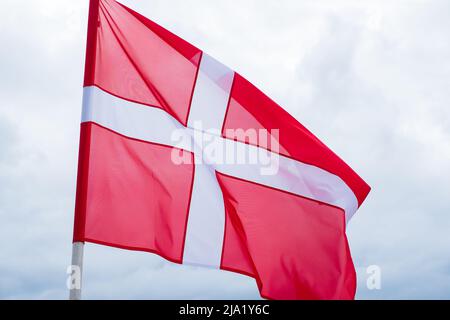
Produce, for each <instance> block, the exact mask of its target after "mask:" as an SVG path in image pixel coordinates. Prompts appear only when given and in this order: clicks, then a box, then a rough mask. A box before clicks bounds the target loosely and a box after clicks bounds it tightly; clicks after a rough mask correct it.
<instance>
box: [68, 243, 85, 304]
mask: <svg viewBox="0 0 450 320" xmlns="http://www.w3.org/2000/svg"><path fill="white" fill-rule="evenodd" d="M83 248H84V243H83V242H74V243H73V245H72V265H71V268H70V269H71V274H70V280H69V281H70V282H69V283H70V293H69V299H70V300H81V280H82V276H83Z"/></svg>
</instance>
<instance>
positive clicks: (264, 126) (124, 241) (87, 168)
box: [73, 0, 370, 299]
mask: <svg viewBox="0 0 450 320" xmlns="http://www.w3.org/2000/svg"><path fill="white" fill-rule="evenodd" d="M255 159H256V160H255ZM252 160H253V161H252ZM369 191H370V187H369V186H368V185H367V184H366V183H365V182H364V181H363V180H362V179H361V178H360V177H359V176H358V175H357V174H356V173H355V172H354V171H353V170H352V169H351V168H350V167H349V166H348V165H347V164H345V162H343V161H342V160H341V159H340V158H339V157H338V156H337V155H336V154H335V153H333V152H332V151H331V150H330V149H329V148H327V147H326V146H325V145H324V144H323V143H322V142H321V141H319V139H317V137H315V136H314V135H313V134H312V133H311V132H310V131H308V130H307V129H306V128H305V127H304V126H302V125H301V124H300V123H299V122H298V121H297V120H295V119H294V118H293V117H292V116H290V115H289V114H288V113H287V112H286V111H284V110H283V109H282V108H281V107H280V106H278V105H277V104H276V103H275V102H274V101H273V100H271V99H270V98H269V97H267V96H266V95H265V94H264V93H262V92H261V91H260V90H258V89H257V88H256V87H255V86H253V85H252V84H251V83H250V82H248V81H247V80H246V79H245V78H244V77H242V76H241V75H239V74H238V73H236V72H234V71H233V70H231V69H229V68H228V67H226V66H225V65H223V64H221V63H220V62H218V61H217V60H215V59H214V58H212V57H211V56H209V55H208V54H206V53H204V52H203V51H201V50H200V49H198V48H196V47H195V46H193V45H191V44H190V43H188V42H186V41H184V40H183V39H181V38H179V37H177V36H176V35H174V34H173V33H171V32H169V31H167V30H166V29H164V28H162V27H161V26H159V25H157V24H156V23H154V22H152V21H151V20H149V19H147V18H145V17H144V16H142V15H140V14H138V13H137V12H135V11H133V10H131V9H129V8H127V7H125V6H124V5H122V4H120V3H118V2H116V1H113V0H93V1H91V4H90V16H89V25H88V42H87V50H86V68H85V79H84V94H83V112H82V122H81V135H80V152H79V168H78V181H77V196H76V208H75V227H74V238H73V240H74V242H78V241H80V242H93V243H98V244H104V245H109V246H114V247H119V248H124V249H130V250H142V251H148V252H152V253H156V254H158V255H160V256H162V257H164V258H165V259H167V260H169V261H172V262H175V263H182V264H191V265H200V266H208V267H213V268H220V269H223V270H228V271H233V272H238V273H241V274H245V275H248V276H251V277H253V278H255V279H256V282H257V284H258V288H259V290H260V293H261V296H262V297H264V298H269V299H353V298H354V295H355V290H356V276H355V269H354V266H353V262H352V259H351V255H350V251H349V247H348V243H347V238H346V234H345V228H346V223H347V222H348V220H349V219H350V218H351V216H352V215H353V214H354V213H355V212H356V210H357V209H358V207H359V206H360V205H361V204H362V202H363V201H364V199H365V198H366V196H367V194H368V193H369Z"/></svg>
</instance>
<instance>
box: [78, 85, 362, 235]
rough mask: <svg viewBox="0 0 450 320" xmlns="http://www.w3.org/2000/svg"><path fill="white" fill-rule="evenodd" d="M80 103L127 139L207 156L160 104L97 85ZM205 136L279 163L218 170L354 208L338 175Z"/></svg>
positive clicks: (87, 115) (86, 116)
mask: <svg viewBox="0 0 450 320" xmlns="http://www.w3.org/2000/svg"><path fill="white" fill-rule="evenodd" d="M83 102H84V103H83V116H82V122H86V121H92V122H95V123H98V124H100V125H102V126H104V127H107V128H109V129H111V130H113V131H116V132H118V133H120V134H123V135H125V136H128V137H131V138H135V139H140V140H144V141H149V142H155V143H160V144H165V145H169V146H174V147H179V148H183V149H185V150H188V151H195V153H196V154H197V155H198V154H201V153H203V156H204V158H205V159H206V160H208V158H210V156H209V155H208V154H206V150H205V149H204V148H203V146H201V145H199V144H198V143H196V136H198V132H196V131H195V130H194V129H191V128H186V127H184V126H182V125H181V124H179V122H177V121H176V120H175V119H174V118H172V117H171V116H170V115H169V114H167V113H166V112H165V111H163V110H161V109H158V108H153V107H148V106H145V105H140V104H137V103H133V102H129V101H127V100H123V99H120V98H117V97H115V96H113V95H111V94H108V93H106V92H104V91H102V90H101V89H99V88H97V87H85V88H84V98H83ZM174 132H176V133H177V136H178V138H179V139H176V140H175V141H174V139H173V136H172V134H173V133H174ZM203 134H205V133H203ZM180 136H182V138H180ZM209 137H210V139H212V140H214V142H215V143H217V144H218V145H221V146H223V148H224V149H223V150H229V149H226V148H233V147H235V148H237V149H238V150H239V151H240V152H245V153H246V154H248V155H255V154H257V153H260V152H263V153H266V154H268V155H269V158H270V159H272V161H278V162H279V170H278V171H277V172H276V173H275V174H274V175H262V174H261V169H262V168H264V167H265V166H262V165H261V164H260V163H256V164H248V163H244V164H220V163H217V162H215V163H212V164H210V166H212V167H213V168H214V169H215V170H217V171H218V172H221V173H224V174H227V175H230V176H235V177H238V178H241V179H244V180H248V181H253V182H256V183H259V184H262V185H266V186H269V187H273V188H276V189H280V190H283V191H287V192H291V193H294V194H297V195H300V196H303V197H306V198H310V199H313V200H317V201H321V202H324V203H327V204H330V205H333V206H336V207H339V208H342V209H343V210H344V211H345V214H346V220H347V221H348V220H349V219H350V218H351V216H352V215H353V214H354V213H355V212H356V209H357V208H358V202H357V199H356V197H355V195H354V193H353V192H352V190H351V189H350V188H349V187H348V186H347V184H346V183H345V182H344V181H343V180H342V179H341V178H340V177H338V176H336V175H334V174H332V173H330V172H328V171H325V170H323V169H321V168H318V167H315V166H312V165H309V164H305V163H302V162H300V161H297V160H293V159H290V158H287V157H284V156H281V155H277V154H272V153H270V152H268V151H266V150H264V149H261V148H258V147H255V146H252V145H248V144H244V143H240V142H236V141H232V140H229V139H225V138H222V137H219V136H215V135H209ZM197 140H198V139H197ZM195 149H196V150H195ZM210 162H214V161H210ZM203 228H207V226H204V227H203Z"/></svg>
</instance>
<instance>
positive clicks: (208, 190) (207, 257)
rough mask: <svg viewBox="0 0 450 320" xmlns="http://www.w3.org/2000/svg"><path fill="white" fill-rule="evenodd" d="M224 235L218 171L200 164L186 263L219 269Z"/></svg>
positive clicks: (197, 170)
mask: <svg viewBox="0 0 450 320" xmlns="http://www.w3.org/2000/svg"><path fill="white" fill-rule="evenodd" d="M196 160H197V161H198V157H197V155H196ZM224 231H225V208H224V202H223V196H222V191H221V190H220V187H219V184H218V183H217V179H216V173H215V170H214V167H212V166H209V165H207V164H203V163H197V164H196V165H195V176H194V185H193V190H192V198H191V204H190V208H189V216H188V225H187V230H186V240H185V245H184V254H183V263H186V264H191V265H199V266H206V267H212V268H219V267H220V260H221V256H222V245H223V237H224Z"/></svg>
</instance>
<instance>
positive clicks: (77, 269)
mask: <svg viewBox="0 0 450 320" xmlns="http://www.w3.org/2000/svg"><path fill="white" fill-rule="evenodd" d="M99 6H100V0H89V15H88V25H87V39H86V58H85V65H84V86H85V85H86V83H92V82H93V79H94V74H95V56H96V49H97V48H96V47H97V29H98V27H99ZM87 139H89V137H88V136H86V135H83V132H81V133H80V151H79V159H78V177H77V195H76V204H75V223H74V242H73V244H72V264H71V266H70V277H69V283H68V284H69V288H70V289H69V290H70V292H69V299H70V300H80V299H81V282H82V281H81V280H82V275H83V249H84V242H83V241H84V224H85V216H84V215H85V214H86V189H87V187H86V186H85V185H84V183H83V182H84V181H85V180H86V179H85V176H86V175H87V172H88V164H87V162H88V160H89V159H85V157H84V152H83V151H82V150H84V149H85V148H86V147H85V144H86V140H87Z"/></svg>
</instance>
